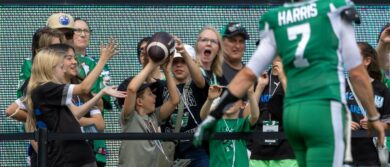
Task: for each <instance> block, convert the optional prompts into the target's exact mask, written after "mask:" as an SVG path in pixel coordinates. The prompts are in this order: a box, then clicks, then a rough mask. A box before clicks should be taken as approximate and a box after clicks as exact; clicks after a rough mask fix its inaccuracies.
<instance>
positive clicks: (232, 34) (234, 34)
mask: <svg viewBox="0 0 390 167" xmlns="http://www.w3.org/2000/svg"><path fill="white" fill-rule="evenodd" d="M237 35H242V36H243V37H244V39H245V40H248V39H249V35H248V33H247V32H243V31H235V32H233V33H230V34H225V35H223V37H228V38H230V37H234V36H237Z"/></svg>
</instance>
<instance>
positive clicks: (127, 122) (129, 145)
mask: <svg viewBox="0 0 390 167" xmlns="http://www.w3.org/2000/svg"><path fill="white" fill-rule="evenodd" d="M148 59H149V61H148V63H147V65H146V66H145V67H144V68H143V69H142V70H141V72H140V73H139V74H138V75H137V76H135V77H134V78H132V79H131V81H129V82H130V83H129V84H128V86H127V94H128V96H127V97H126V98H125V101H124V104H123V107H122V108H123V110H122V113H121V116H120V117H121V118H120V123H121V125H122V130H123V132H141V133H156V132H160V130H159V126H160V124H161V122H162V120H164V119H166V118H168V117H169V115H171V113H172V112H173V111H174V110H175V107H176V105H177V104H178V103H179V94H178V92H177V91H176V85H175V82H174V80H173V78H172V76H171V64H172V60H171V59H172V58H171V56H169V58H168V59H167V62H166V63H165V64H164V65H163V66H164V67H163V68H164V69H163V71H164V74H165V76H166V80H167V87H168V91H169V94H170V96H169V99H168V100H167V101H166V102H165V103H164V104H163V105H162V106H160V107H157V108H156V107H155V103H156V95H155V94H154V93H153V88H154V86H155V85H156V84H155V83H152V84H148V83H145V80H146V78H147V76H149V75H150V74H151V73H152V72H153V70H154V69H155V68H156V67H158V66H159V65H160V64H161V62H159V63H156V62H153V61H152V60H151V59H150V58H149V57H148ZM160 152H162V153H164V152H163V150H162V147H161V143H160V141H159V140H126V141H122V143H121V147H120V151H119V166H124V167H127V166H158V164H159V155H160Z"/></svg>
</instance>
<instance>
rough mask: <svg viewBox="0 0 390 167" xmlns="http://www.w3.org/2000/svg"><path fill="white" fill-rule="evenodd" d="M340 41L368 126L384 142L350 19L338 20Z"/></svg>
mask: <svg viewBox="0 0 390 167" xmlns="http://www.w3.org/2000/svg"><path fill="white" fill-rule="evenodd" d="M340 24H341V26H340V33H339V35H340V43H341V44H342V56H343V60H344V65H345V68H346V70H348V72H349V77H350V80H351V84H352V86H353V87H354V88H355V89H354V90H355V93H356V96H357V97H358V98H359V99H360V101H361V102H362V105H363V107H364V109H365V110H366V111H367V118H368V120H369V128H370V129H374V130H376V131H377V133H378V137H379V140H378V141H379V143H378V144H379V145H381V146H383V144H384V127H383V125H382V124H381V123H380V121H379V118H380V114H379V113H378V111H377V110H376V108H375V105H374V94H373V91H372V86H371V83H370V78H369V76H368V73H367V70H366V69H365V67H364V66H363V65H362V63H361V62H362V61H361V59H362V58H361V56H360V51H359V48H358V46H357V44H356V39H355V33H354V30H353V27H352V24H351V20H346V19H343V20H341V21H340Z"/></svg>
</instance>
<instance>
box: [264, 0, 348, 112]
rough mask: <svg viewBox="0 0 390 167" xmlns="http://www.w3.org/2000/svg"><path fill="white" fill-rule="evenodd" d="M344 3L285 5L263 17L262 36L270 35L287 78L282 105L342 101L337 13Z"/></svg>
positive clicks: (333, 0)
mask: <svg viewBox="0 0 390 167" xmlns="http://www.w3.org/2000/svg"><path fill="white" fill-rule="evenodd" d="M351 6H353V4H352V2H348V1H347V0H322V1H305V2H300V3H293V4H285V5H284V6H282V7H279V8H276V9H272V10H270V11H268V12H267V13H265V14H264V15H263V16H262V17H261V20H260V23H259V27H260V30H261V31H262V32H266V31H268V30H272V31H273V36H274V40H275V41H274V42H275V44H276V46H277V47H276V49H277V50H276V52H277V53H278V54H279V55H280V57H281V58H282V61H283V65H284V67H283V68H284V71H285V72H286V76H287V78H288V82H287V90H286V96H285V104H286V105H288V104H291V103H296V102H301V101H306V100H329V99H331V100H336V101H344V100H343V99H344V97H343V90H344V72H343V65H342V63H343V60H342V57H341V52H340V51H341V49H340V48H341V42H340V34H341V33H340V31H339V29H338V26H340V22H341V19H340V13H341V10H342V9H345V8H347V7H351Z"/></svg>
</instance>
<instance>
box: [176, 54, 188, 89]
mask: <svg viewBox="0 0 390 167" xmlns="http://www.w3.org/2000/svg"><path fill="white" fill-rule="evenodd" d="M172 72H173V75H175V79H176V80H177V81H179V82H180V83H182V82H185V81H187V78H188V77H189V75H190V72H189V69H188V66H187V64H186V62H185V61H184V59H183V58H178V57H177V58H174V59H173V61H172Z"/></svg>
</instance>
